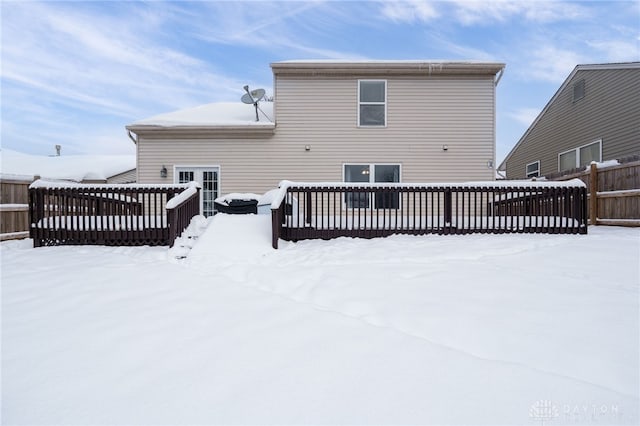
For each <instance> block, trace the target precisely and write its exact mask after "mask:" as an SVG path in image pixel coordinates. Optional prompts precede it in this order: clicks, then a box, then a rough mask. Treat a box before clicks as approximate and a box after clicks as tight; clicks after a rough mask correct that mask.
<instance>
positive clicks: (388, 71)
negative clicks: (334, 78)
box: [270, 61, 505, 76]
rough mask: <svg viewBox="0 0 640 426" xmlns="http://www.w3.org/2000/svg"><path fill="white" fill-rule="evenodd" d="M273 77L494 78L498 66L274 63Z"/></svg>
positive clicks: (462, 64) (501, 66)
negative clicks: (391, 76)
mask: <svg viewBox="0 0 640 426" xmlns="http://www.w3.org/2000/svg"><path fill="white" fill-rule="evenodd" d="M270 65H271V69H272V70H273V74H274V75H349V74H354V75H367V74H376V75H420V76H425V75H426V76H430V75H495V74H497V73H498V72H500V71H501V70H502V69H504V67H505V64H504V63H499V62H428V61H424V62H422V61H415V62H414V61H407V62H402V61H398V62H384V61H381V62H375V61H373V62H274V63H271V64H270Z"/></svg>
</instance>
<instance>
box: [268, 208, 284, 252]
mask: <svg viewBox="0 0 640 426" xmlns="http://www.w3.org/2000/svg"><path fill="white" fill-rule="evenodd" d="M283 203H284V201H283ZM283 207H284V204H282V205H280V206H279V207H278V208H277V209H271V247H273V248H274V249H277V248H278V239H280V233H281V231H282V219H283V217H284V215H283V214H282V213H283V211H284V208H283Z"/></svg>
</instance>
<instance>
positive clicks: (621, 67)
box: [499, 62, 640, 179]
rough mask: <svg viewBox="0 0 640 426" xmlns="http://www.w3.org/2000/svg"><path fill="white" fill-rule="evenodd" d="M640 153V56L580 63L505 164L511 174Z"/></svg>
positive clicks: (550, 171) (517, 176)
mask: <svg viewBox="0 0 640 426" xmlns="http://www.w3.org/2000/svg"><path fill="white" fill-rule="evenodd" d="M638 154H640V62H631V63H620V64H599V65H578V66H576V67H575V69H574V70H573V71H572V72H571V74H570V75H569V77H567V79H566V80H565V81H564V83H563V84H562V85H561V86H560V88H559V89H558V91H557V92H556V93H555V95H554V96H553V97H552V98H551V100H550V101H549V103H547V105H546V106H545V107H544V109H543V110H542V112H541V113H540V114H539V115H538V117H537V118H536V119H535V120H534V122H533V123H532V124H531V126H530V127H529V129H528V130H527V131H526V132H525V134H524V135H523V136H522V137H521V138H520V140H519V141H518V143H517V144H516V145H515V147H514V148H513V149H512V150H511V152H510V153H509V154H508V155H507V157H506V158H505V160H504V161H503V162H502V163H501V164H500V167H499V170H503V171H506V176H507V179H523V178H531V177H536V176H547V175H550V174H554V173H559V172H566V171H569V170H572V169H576V168H581V167H584V166H586V165H587V164H589V163H591V161H606V160H613V159H620V158H624V157H628V156H632V155H638Z"/></svg>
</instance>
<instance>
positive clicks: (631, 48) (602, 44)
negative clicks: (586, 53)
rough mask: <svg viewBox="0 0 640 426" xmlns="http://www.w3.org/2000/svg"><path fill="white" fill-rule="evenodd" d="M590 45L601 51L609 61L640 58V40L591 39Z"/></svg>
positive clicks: (625, 60)
mask: <svg viewBox="0 0 640 426" xmlns="http://www.w3.org/2000/svg"><path fill="white" fill-rule="evenodd" d="M586 43H587V45H588V46H590V47H592V48H593V49H595V50H597V51H599V52H600V53H601V54H602V55H603V56H604V57H606V58H607V59H606V60H607V61H608V62H632V61H638V60H640V40H639V39H637V38H636V40H591V41H587V42H586Z"/></svg>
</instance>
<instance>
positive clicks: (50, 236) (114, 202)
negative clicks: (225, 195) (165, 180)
mask: <svg viewBox="0 0 640 426" xmlns="http://www.w3.org/2000/svg"><path fill="white" fill-rule="evenodd" d="M191 185H192V184H191ZM191 188H192V187H191V186H190V184H182V185H162V186H157V185H137V184H125V185H83V184H70V183H63V182H57V183H52V182H44V181H36V182H34V183H33V184H32V185H31V187H30V189H29V216H30V218H31V219H30V226H29V233H30V234H29V235H30V237H31V238H33V245H34V247H40V246H53V245H70V244H73V245H109V246H142V245H150V246H155V245H169V244H172V243H173V240H174V239H175V236H177V235H179V234H180V233H181V232H182V230H184V228H186V226H187V225H188V220H190V219H191V217H189V219H186V216H187V214H185V212H187V211H188V212H189V214H193V215H195V214H198V211H197V210H195V213H194V209H193V205H194V201H193V199H197V200H199V191H198V190H196V191H195V194H193V191H191V192H190V194H189V196H188V197H183V199H181V200H180V203H174V204H175V205H174V206H173V208H172V209H170V213H169V214H167V210H166V209H165V206H166V204H167V202H168V201H169V200H171V199H172V198H173V197H175V196H177V195H178V194H180V193H182V192H183V191H186V190H190V189H191ZM198 205H199V202H198ZM172 238H173V239H172Z"/></svg>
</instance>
